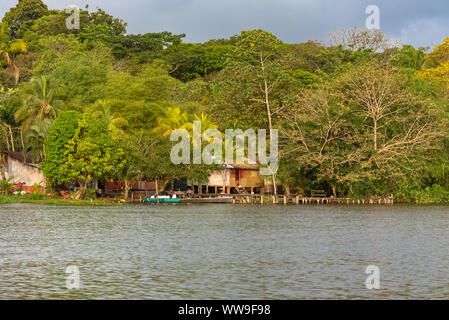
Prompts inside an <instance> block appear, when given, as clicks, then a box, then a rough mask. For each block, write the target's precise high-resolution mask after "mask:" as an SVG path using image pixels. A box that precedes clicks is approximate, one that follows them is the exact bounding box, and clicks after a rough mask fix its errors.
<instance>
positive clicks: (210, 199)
mask: <svg viewBox="0 0 449 320" xmlns="http://www.w3.org/2000/svg"><path fill="white" fill-rule="evenodd" d="M133 198H134V199H136V198H135V197H133ZM131 202H133V201H131ZM139 202H140V203H142V198H141V197H140V201H139ZM180 203H192V204H199V203H231V204H262V205H263V204H283V205H329V204H334V205H335V204H345V205H369V204H371V205H374V204H378V205H379V204H381V205H391V204H394V198H393V196H390V197H370V198H365V199H363V198H362V199H356V198H334V197H323V196H320V197H317V196H315V197H305V196H302V195H295V194H290V195H277V196H273V195H266V194H265V195H261V194H230V195H229V194H221V195H217V196H212V195H210V194H209V195H196V197H191V198H189V197H188V198H181V201H180Z"/></svg>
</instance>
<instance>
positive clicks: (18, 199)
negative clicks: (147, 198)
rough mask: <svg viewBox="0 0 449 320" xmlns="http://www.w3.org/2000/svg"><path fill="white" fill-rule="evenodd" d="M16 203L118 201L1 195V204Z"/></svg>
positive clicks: (109, 203)
mask: <svg viewBox="0 0 449 320" xmlns="http://www.w3.org/2000/svg"><path fill="white" fill-rule="evenodd" d="M16 203H26V204H50V205H61V206H114V205H118V204H117V203H114V202H112V201H111V200H105V199H96V200H92V201H91V200H70V199H59V198H43V199H31V198H29V197H27V196H26V195H25V196H5V195H0V204H16Z"/></svg>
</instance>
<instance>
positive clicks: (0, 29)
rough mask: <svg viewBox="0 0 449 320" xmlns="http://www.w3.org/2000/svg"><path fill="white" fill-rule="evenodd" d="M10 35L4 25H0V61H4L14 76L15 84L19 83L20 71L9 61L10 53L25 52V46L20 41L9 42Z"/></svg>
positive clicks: (23, 42)
mask: <svg viewBox="0 0 449 320" xmlns="http://www.w3.org/2000/svg"><path fill="white" fill-rule="evenodd" d="M10 39H11V35H10V32H9V30H8V27H7V26H6V24H5V23H0V59H4V60H5V61H6V66H7V68H8V69H9V70H11V72H12V73H13V75H14V78H15V80H16V84H17V83H18V82H19V77H20V70H19V68H17V66H16V65H15V64H14V62H13V61H12V60H11V53H15V52H27V45H26V43H25V41H23V40H22V39H14V40H12V41H11V40H10Z"/></svg>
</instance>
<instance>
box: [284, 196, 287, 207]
mask: <svg viewBox="0 0 449 320" xmlns="http://www.w3.org/2000/svg"><path fill="white" fill-rule="evenodd" d="M286 204H287V196H286V195H284V206H285V205H286Z"/></svg>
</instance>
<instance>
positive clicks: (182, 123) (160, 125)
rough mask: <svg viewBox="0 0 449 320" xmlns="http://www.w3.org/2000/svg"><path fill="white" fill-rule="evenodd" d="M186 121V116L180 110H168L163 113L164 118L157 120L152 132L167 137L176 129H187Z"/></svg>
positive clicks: (175, 108) (174, 108)
mask: <svg viewBox="0 0 449 320" xmlns="http://www.w3.org/2000/svg"><path fill="white" fill-rule="evenodd" d="M187 121H188V117H187V114H186V113H185V112H182V111H181V109H180V108H178V107H173V108H168V109H167V110H166V111H165V114H164V116H162V117H159V118H158V119H157V127H156V128H155V129H154V132H159V133H160V134H162V135H163V136H168V135H170V134H171V133H172V132H173V131H174V130H176V129H186V128H188V126H189V124H188V123H187Z"/></svg>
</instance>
